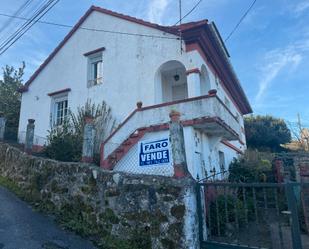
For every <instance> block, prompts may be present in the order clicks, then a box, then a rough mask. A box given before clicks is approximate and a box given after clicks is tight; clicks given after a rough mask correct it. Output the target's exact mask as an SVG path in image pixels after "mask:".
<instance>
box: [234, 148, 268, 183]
mask: <svg viewBox="0 0 309 249" xmlns="http://www.w3.org/2000/svg"><path fill="white" fill-rule="evenodd" d="M272 160H273V155H272V154H271V153H266V152H262V153H261V152H258V151H252V150H247V151H246V153H245V155H244V156H242V157H241V158H239V159H235V160H233V161H232V163H231V164H230V167H229V181H231V182H274V174H273V170H272V164H271V162H272Z"/></svg>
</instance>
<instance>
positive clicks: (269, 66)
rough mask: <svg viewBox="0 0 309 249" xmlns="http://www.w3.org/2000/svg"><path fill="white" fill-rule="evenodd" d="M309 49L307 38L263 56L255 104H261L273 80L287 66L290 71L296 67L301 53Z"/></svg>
mask: <svg viewBox="0 0 309 249" xmlns="http://www.w3.org/2000/svg"><path fill="white" fill-rule="evenodd" d="M308 50H309V40H305V41H303V42H300V43H295V44H294V45H290V46H287V47H286V48H280V49H275V50H271V51H269V52H268V53H266V55H265V56H264V60H263V62H262V69H261V71H262V73H261V80H260V82H259V89H258V93H257V94H256V96H255V104H256V105H258V106H259V105H261V104H262V103H261V101H262V99H263V97H264V96H265V92H266V90H267V89H268V88H269V87H270V86H271V84H272V82H273V80H274V79H275V78H276V77H277V76H278V75H279V74H280V73H281V71H282V70H283V69H284V68H286V67H288V68H289V71H290V72H293V71H294V70H296V69H297V67H298V65H299V64H300V62H301V61H302V59H303V53H304V52H306V51H308Z"/></svg>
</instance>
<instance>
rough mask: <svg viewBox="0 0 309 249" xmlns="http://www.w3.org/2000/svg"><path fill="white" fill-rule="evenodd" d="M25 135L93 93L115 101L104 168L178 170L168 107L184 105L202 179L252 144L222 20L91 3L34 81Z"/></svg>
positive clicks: (42, 135) (25, 93)
mask: <svg viewBox="0 0 309 249" xmlns="http://www.w3.org/2000/svg"><path fill="white" fill-rule="evenodd" d="M21 90H22V105H21V114H20V124H19V141H20V142H21V143H23V142H24V139H25V131H26V125H27V120H28V119H30V118H31V119H35V120H36V121H35V125H36V126H35V139H34V144H35V145H38V146H42V145H44V143H46V136H47V135H48V130H50V129H52V128H53V127H54V126H57V125H61V124H62V123H63V120H64V119H65V116H66V115H67V113H68V110H69V109H70V110H71V111H72V112H75V111H76V110H77V108H78V107H79V106H81V105H83V104H84V103H85V102H86V101H87V100H88V99H91V101H92V102H94V103H101V102H102V101H103V100H104V101H105V102H106V103H107V105H109V106H110V107H111V109H112V115H113V117H114V118H115V119H116V121H117V123H118V127H117V129H115V130H114V131H113V132H112V134H110V135H109V136H108V137H106V138H105V139H104V141H102V146H101V166H102V167H103V168H106V169H110V170H118V171H126V172H133V173H144V174H160V175H169V176H170V175H173V166H172V165H173V162H172V157H171V155H170V149H169V146H170V145H169V140H168V137H169V130H168V123H169V120H170V118H169V113H170V112H171V111H178V112H180V113H181V122H182V124H183V126H184V140H185V150H186V159H187V164H188V167H189V171H190V173H191V175H192V176H193V177H197V176H198V177H199V178H204V177H206V176H207V175H209V174H211V173H214V172H221V171H224V170H226V169H227V167H228V165H229V163H230V162H231V161H232V160H233V158H236V157H237V156H238V155H239V154H240V153H242V152H243V151H244V149H245V148H246V144H245V134H244V123H243V115H245V114H248V113H251V112H252V110H251V107H250V104H249V102H248V100H247V98H246V96H245V93H244V91H243V89H242V88H241V86H240V83H239V81H238V79H237V77H236V75H235V73H234V71H233V69H232V66H231V65H230V62H229V54H228V52H227V50H226V48H225V46H224V44H223V42H222V40H221V37H220V35H219V33H218V31H217V29H216V27H215V25H214V24H213V23H209V22H208V21H207V20H202V21H198V22H191V23H186V24H182V25H178V26H169V27H167V26H160V25H157V24H152V23H149V22H145V21H143V20H140V19H136V18H133V17H130V16H126V15H122V14H119V13H115V12H112V11H109V10H106V9H102V8H99V7H94V6H92V7H91V8H90V9H89V10H88V11H87V12H86V14H85V15H84V16H83V17H82V18H81V19H80V20H79V22H78V23H77V24H76V25H75V26H74V28H73V29H72V30H71V32H70V33H69V34H68V35H67V36H66V37H65V39H64V40H63V41H62V42H61V43H60V44H59V45H58V47H57V48H56V49H55V50H54V51H53V52H52V53H51V55H50V56H49V57H48V58H47V59H46V60H45V62H44V63H43V64H42V65H41V66H40V67H39V68H38V70H37V71H36V72H35V73H34V74H33V75H32V77H31V78H30V79H29V80H28V82H26V84H25V85H24V87H23V88H22V89H21Z"/></svg>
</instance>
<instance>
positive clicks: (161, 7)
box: [147, 0, 170, 24]
mask: <svg viewBox="0 0 309 249" xmlns="http://www.w3.org/2000/svg"><path fill="white" fill-rule="evenodd" d="M169 2H170V1H169V0H151V1H150V4H149V6H148V13H147V15H148V19H149V20H150V22H154V23H159V24H161V23H162V18H163V15H164V13H165V11H166V9H167V6H168V4H169Z"/></svg>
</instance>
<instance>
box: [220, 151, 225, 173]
mask: <svg viewBox="0 0 309 249" xmlns="http://www.w3.org/2000/svg"><path fill="white" fill-rule="evenodd" d="M219 164H220V171H221V173H224V172H225V156H224V152H222V151H219Z"/></svg>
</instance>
